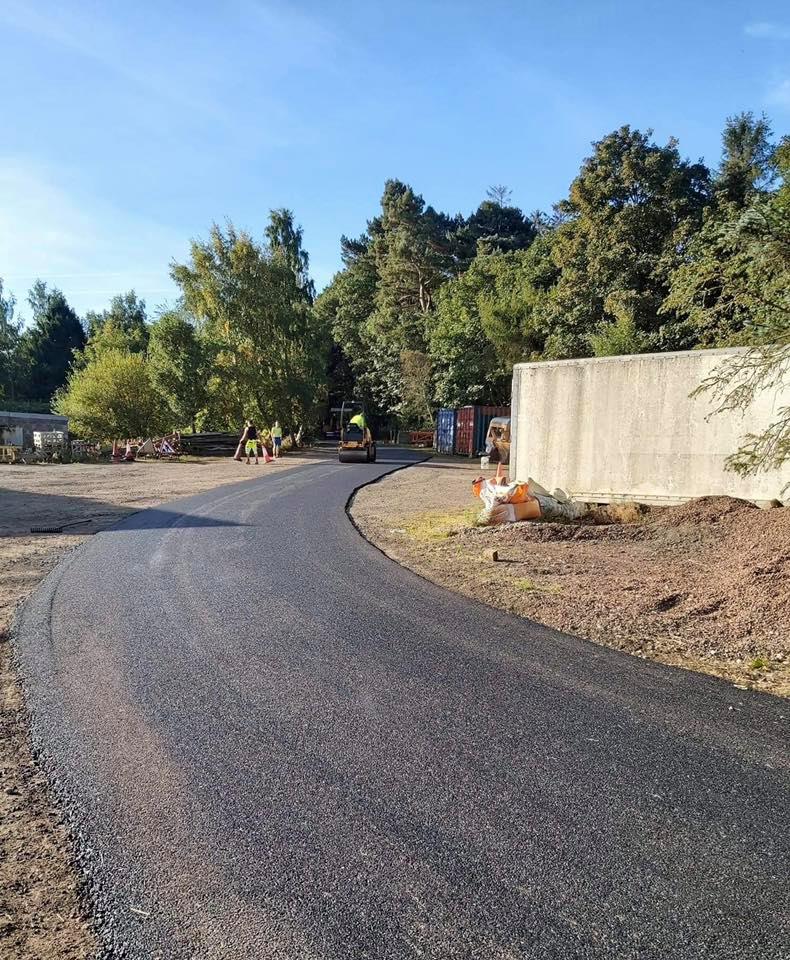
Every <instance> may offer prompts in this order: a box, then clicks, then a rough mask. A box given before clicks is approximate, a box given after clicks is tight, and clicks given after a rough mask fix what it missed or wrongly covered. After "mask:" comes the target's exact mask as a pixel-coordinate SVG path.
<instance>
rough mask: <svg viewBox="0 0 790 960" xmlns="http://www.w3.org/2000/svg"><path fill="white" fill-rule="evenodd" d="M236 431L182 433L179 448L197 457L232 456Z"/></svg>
mask: <svg viewBox="0 0 790 960" xmlns="http://www.w3.org/2000/svg"><path fill="white" fill-rule="evenodd" d="M238 444H239V434H238V433H182V434H181V450H182V451H183V452H184V453H191V454H192V455H193V456H198V457H232V456H233V454H234V453H235V452H236V447H237V446H238Z"/></svg>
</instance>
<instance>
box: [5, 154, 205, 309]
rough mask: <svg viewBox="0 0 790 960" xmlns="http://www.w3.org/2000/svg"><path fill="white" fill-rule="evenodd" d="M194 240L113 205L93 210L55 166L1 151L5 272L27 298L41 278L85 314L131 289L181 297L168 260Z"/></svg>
mask: <svg viewBox="0 0 790 960" xmlns="http://www.w3.org/2000/svg"><path fill="white" fill-rule="evenodd" d="M186 247H187V244H186V242H185V239H184V235H179V234H177V233H176V232H175V231H174V230H171V229H169V228H167V227H164V226H162V225H161V224H158V223H154V222H151V221H147V220H145V219H144V218H141V217H137V216H135V215H130V214H128V213H126V212H124V211H121V210H118V209H114V208H112V207H108V206H103V207H100V208H94V209H89V208H88V207H87V206H86V205H85V204H84V203H83V202H80V201H79V199H78V198H76V197H73V196H71V195H70V193H69V192H68V190H67V189H65V188H64V187H63V186H62V184H60V183H58V181H57V180H56V178H55V177H54V176H53V175H52V174H51V173H50V172H49V171H48V170H46V169H44V168H42V167H36V166H35V165H32V164H30V163H28V162H24V161H22V160H20V159H17V158H9V157H6V158H3V157H0V276H2V277H3V280H4V281H5V286H6V287H7V288H8V289H10V290H12V291H13V292H14V293H15V294H16V296H17V298H18V299H19V301H20V303H21V301H22V300H23V299H24V297H25V296H26V294H27V290H28V288H29V287H30V285H31V284H32V282H33V281H34V280H35V279H36V278H39V277H40V278H41V279H42V280H44V281H45V282H47V283H51V284H53V285H55V286H58V287H60V288H61V290H63V292H64V293H65V294H66V297H67V299H68V300H69V301H70V302H71V304H72V306H73V307H74V308H75V310H77V312H78V313H84V312H85V311H86V310H89V309H99V308H101V307H104V306H106V303H107V301H108V300H109V299H110V297H111V296H113V295H114V294H116V293H122V292H124V291H125V290H129V289H131V288H134V289H135V290H136V291H137V292H138V294H139V295H140V296H142V297H144V298H145V299H146V300H147V302H148V305H149V307H151V308H153V307H154V306H155V305H156V304H157V303H160V302H161V301H163V300H164V299H173V298H174V296H175V293H176V291H175V288H174V286H173V284H172V282H171V280H170V277H169V272H168V265H169V262H170V260H171V258H173V257H174V256H175V257H183V256H184V255H185V253H186ZM22 313H25V310H24V309H22Z"/></svg>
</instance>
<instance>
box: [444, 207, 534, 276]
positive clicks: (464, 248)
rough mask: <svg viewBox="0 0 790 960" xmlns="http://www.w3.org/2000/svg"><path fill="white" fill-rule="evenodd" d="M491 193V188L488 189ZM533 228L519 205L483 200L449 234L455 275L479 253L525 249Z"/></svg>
mask: <svg viewBox="0 0 790 960" xmlns="http://www.w3.org/2000/svg"><path fill="white" fill-rule="evenodd" d="M489 194H490V191H489ZM535 236H536V230H535V227H534V226H533V224H532V223H530V221H529V220H528V219H527V218H526V217H525V216H524V214H523V213H522V212H521V210H519V209H518V207H511V206H507V205H505V204H504V203H502V202H499V201H494V200H484V201H483V202H482V203H481V204H480V206H479V207H478V208H477V210H475V212H474V213H473V214H472V215H471V216H470V217H469V218H468V219H467V220H465V221H464V222H463V224H462V225H461V226H460V227H459V228H458V229H457V230H455V231H453V232H452V233H451V235H450V240H451V244H452V250H453V255H454V262H455V273H456V275H458V274H460V273H463V272H464V271H465V270H468V269H469V266H470V265H471V263H472V260H474V258H475V256H477V254H478V253H483V254H490V253H510V252H513V251H515V250H525V249H526V248H527V247H528V246H529V245H530V244H531V243H532V241H533V240H534V239H535Z"/></svg>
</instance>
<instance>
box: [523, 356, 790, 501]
mask: <svg viewBox="0 0 790 960" xmlns="http://www.w3.org/2000/svg"><path fill="white" fill-rule="evenodd" d="M736 353H738V351H737V350H692V351H686V352H683V353H662V354H645V355H642V356H632V357H603V358H600V359H593V360H560V361H554V362H549V363H520V364H517V365H516V366H515V368H514V370H513V400H512V414H511V415H512V426H513V444H512V448H511V451H512V452H511V464H512V467H511V470H512V472H513V476H515V477H517V478H518V479H519V480H526V479H527V477H533V478H534V479H535V480H537V481H538V483H540V484H542V485H543V486H544V487H547V488H548V489H549V490H552V489H554V488H555V487H561V488H562V489H563V490H565V491H566V492H568V493H569V494H571V495H572V496H574V497H577V498H579V499H581V500H593V501H600V502H607V501H611V500H618V499H632V500H641V501H645V502H680V501H683V500H686V499H688V498H690V497H700V496H706V495H712V494H729V495H731V496H735V497H743V498H744V499H748V500H756V501H765V500H771V499H773V498H779V497H780V495H781V497H782V498H783V499H786V498H788V497H790V491H788V492H785V493H784V494H781V491H782V489H783V487H785V485H787V484H788V483H790V464H786V465H785V467H783V468H782V470H781V471H772V472H770V473H763V474H758V475H757V476H754V477H745V478H741V477H739V476H737V474H734V473H732V472H730V471H727V470H725V469H724V461H725V458H726V457H727V456H728V455H729V454H731V453H733V452H734V451H735V450H736V449H737V448H738V446H739V445H740V438H741V437H742V436H743V435H744V434H746V433H760V432H761V431H762V430H763V429H765V427H766V426H767V425H768V424H769V423H771V422H772V421H773V420H774V419H775V417H776V413H777V410H778V409H779V408H780V407H783V406H790V383H788V384H785V386H784V387H783V388H782V390H781V391H778V392H777V391H776V390H771V391H768V392H765V393H763V394H762V395H760V396H759V397H757V398H756V400H755V401H754V402H753V403H752V405H751V406H750V407H749V408H748V409H747V410H746V411H745V412H744V413H743V414H741V413H739V412H728V413H720V414H716V415H714V416H710V414H711V411H712V399H711V398H710V396H709V395H707V396H702V397H695V398H691V397H690V396H689V394H690V393H691V392H692V391H693V390H694V389H695V388H696V387H697V386H699V384H700V383H701V382H702V381H703V380H704V379H705V378H706V377H707V376H709V375H710V373H711V372H712V371H713V370H714V369H715V368H716V367H717V366H718V365H719V364H721V363H722V361H724V360H726V358H727V357H728V356H731V355H733V354H736Z"/></svg>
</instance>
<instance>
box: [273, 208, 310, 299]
mask: <svg viewBox="0 0 790 960" xmlns="http://www.w3.org/2000/svg"><path fill="white" fill-rule="evenodd" d="M266 239H267V241H268V243H269V248H270V250H271V251H272V255H273V256H274V257H275V259H278V260H281V261H282V262H283V263H284V264H285V265H286V266H287V267H288V268H289V269H290V270H291V271H292V273H293V275H294V278H295V279H296V285H297V287H298V288H299V290H300V291H301V293H302V296H303V297H304V299H305V300H306V301H307V303H312V302H313V300H315V284H314V283H313V281H312V280H311V279H310V256H309V254H308V253H307V251H306V250H305V249H303V247H302V228H301V227H297V226H294V215H293V211H291V210H286V209H285V207H282V208H281V209H279V210H272V211H271V212H270V214H269V224H268V226H267V227H266Z"/></svg>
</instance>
